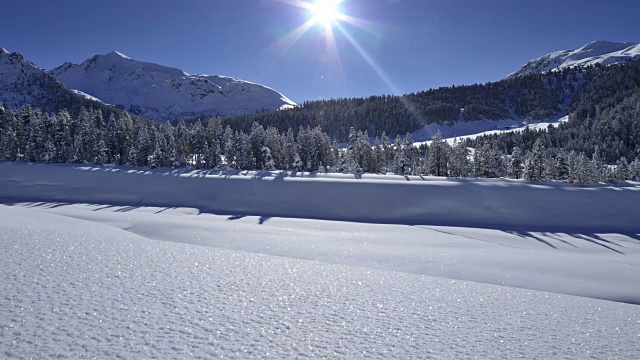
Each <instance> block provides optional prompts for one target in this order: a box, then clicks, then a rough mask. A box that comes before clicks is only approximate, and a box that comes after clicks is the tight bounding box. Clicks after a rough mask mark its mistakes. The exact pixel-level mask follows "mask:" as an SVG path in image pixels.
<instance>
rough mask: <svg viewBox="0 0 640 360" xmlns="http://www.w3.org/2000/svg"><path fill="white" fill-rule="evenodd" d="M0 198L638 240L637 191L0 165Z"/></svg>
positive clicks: (639, 195) (382, 178)
mask: <svg viewBox="0 0 640 360" xmlns="http://www.w3.org/2000/svg"><path fill="white" fill-rule="evenodd" d="M0 200H2V201H5V202H8V201H48V202H52V201H53V202H82V203H99V204H114V205H130V206H137V205H141V206H160V207H192V208H197V209H199V210H200V211H203V212H211V213H216V214H238V215H260V216H268V217H292V218H309V219H327V220H344V221H357V222H370V223H397V224H414V225H418V224H419V225H445V226H463V227H480V228H491V229H504V230H508V229H513V230H527V231H536V230H537V231H551V232H554V231H555V232H560V231H563V232H580V233H584V232H607V231H608V232H617V233H626V234H637V233H639V232H640V225H639V224H638V222H637V220H638V216H639V211H638V207H637V204H638V203H640V186H638V185H637V184H627V185H626V186H617V187H614V186H597V187H578V186H572V185H568V184H552V183H540V184H529V183H525V182H523V181H520V180H501V179H500V180H496V179H444V178H435V177H424V178H423V177H403V176H395V175H386V176H385V175H364V176H362V178H360V179H354V178H353V176H347V175H332V174H328V175H324V174H295V176H292V175H291V174H287V173H283V172H274V173H269V172H259V173H250V172H249V173H247V172H243V173H224V172H207V171H189V170H173V171H172V170H153V171H137V170H127V169H125V168H121V169H120V168H112V169H110V168H101V167H95V166H69V165H35V164H24V163H0Z"/></svg>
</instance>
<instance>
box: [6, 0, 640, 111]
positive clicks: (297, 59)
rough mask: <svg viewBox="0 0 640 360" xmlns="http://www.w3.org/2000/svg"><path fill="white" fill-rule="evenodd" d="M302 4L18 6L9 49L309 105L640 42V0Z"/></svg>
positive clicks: (81, 0)
mask: <svg viewBox="0 0 640 360" xmlns="http://www.w3.org/2000/svg"><path fill="white" fill-rule="evenodd" d="M303 1H304V0H180V1H178V0H126V1H125V0H109V1H97V0H96V1H86V0H57V1H51V0H31V1H9V2H5V3H3V5H2V9H3V11H2V15H1V16H2V21H1V22H0V47H4V48H6V49H7V50H9V51H11V52H14V51H15V52H19V53H22V54H23V55H25V57H26V58H27V59H28V60H30V61H32V62H34V63H35V64H36V65H38V66H40V67H43V68H45V69H47V70H49V69H52V68H54V67H56V66H59V65H61V64H62V63H64V62H66V61H70V62H73V63H81V62H82V61H84V60H86V59H88V58H90V57H91V56H93V55H96V54H104V53H107V52H109V51H112V50H117V51H119V52H121V53H124V54H126V55H127V56H129V57H131V58H133V59H137V60H142V61H147V62H154V63H158V64H162V65H166V66H173V67H177V68H180V69H182V70H185V71H187V72H189V73H193V74H200V73H206V74H219V75H226V76H233V77H237V78H240V79H244V80H248V81H252V82H257V83H261V84H264V85H266V86H269V87H271V88H274V89H276V90H278V91H279V92H281V93H283V94H284V95H286V96H287V97H289V98H290V99H292V100H294V101H296V102H298V103H301V102H303V101H308V100H318V99H329V98H340V97H364V96H370V95H381V94H405V93H411V92H416V91H421V90H427V89H430V88H437V87H441V86H451V85H462V84H474V83H485V82H488V81H497V80H500V79H502V78H504V77H505V76H506V75H508V74H509V73H511V72H513V71H515V70H517V69H518V68H520V67H521V66H522V65H524V64H525V63H526V62H527V61H528V60H531V59H533V58H536V57H539V56H541V55H543V54H545V53H548V52H551V51H556V50H564V49H576V48H578V47H580V46H582V45H584V44H586V43H588V42H591V41H594V40H609V41H615V42H625V41H631V42H640V21H637V14H640V1H629V0H624V1H620V0H608V1H602V0H598V1H591V0H536V1H526V0H491V1H489V0H467V1H461V0H447V1H444V0H439V1H435V0H344V1H343V2H342V3H341V4H340V5H339V6H338V10H339V12H340V13H341V14H343V15H341V19H340V18H339V19H336V20H334V21H333V22H331V23H328V24H329V25H328V26H327V25H326V24H325V23H324V22H322V21H317V22H315V23H314V21H313V20H314V19H315V18H314V15H313V14H312V12H311V11H309V10H308V9H306V8H305V7H304V6H296V5H295V4H294V3H296V2H298V3H300V2H303ZM311 1H314V0H311ZM298 5H299V4H298ZM305 23H307V26H306V32H304V34H301V36H300V37H299V38H297V39H296V41H295V42H294V41H292V40H293V39H294V38H295V36H293V35H292V34H296V33H295V30H296V29H297V28H300V27H301V26H304V24H305Z"/></svg>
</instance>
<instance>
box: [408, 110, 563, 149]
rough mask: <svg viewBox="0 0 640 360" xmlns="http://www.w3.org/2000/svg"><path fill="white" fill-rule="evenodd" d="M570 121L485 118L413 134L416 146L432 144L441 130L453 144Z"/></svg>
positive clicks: (434, 126)
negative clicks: (434, 137) (432, 140)
mask: <svg viewBox="0 0 640 360" xmlns="http://www.w3.org/2000/svg"><path fill="white" fill-rule="evenodd" d="M567 121H569V117H568V116H564V117H561V118H559V119H557V120H546V121H545V120H543V121H531V120H529V121H527V120H512V119H510V120H495V121H493V120H483V121H471V122H457V123H455V124H453V125H438V124H429V125H426V126H425V127H424V128H422V129H420V130H418V131H416V132H415V133H413V134H411V137H412V139H414V140H417V141H415V142H414V145H415V146H420V145H421V144H424V143H426V144H430V143H431V139H432V138H433V136H434V135H435V134H436V133H437V132H438V130H440V134H441V136H442V138H443V139H444V140H445V141H446V142H448V143H449V144H450V145H453V144H454V142H455V141H462V140H465V139H475V138H477V137H479V136H483V135H495V134H504V133H509V132H520V131H524V130H525V129H529V130H546V129H547V128H548V127H549V126H553V127H558V126H560V124H562V123H565V122H567Z"/></svg>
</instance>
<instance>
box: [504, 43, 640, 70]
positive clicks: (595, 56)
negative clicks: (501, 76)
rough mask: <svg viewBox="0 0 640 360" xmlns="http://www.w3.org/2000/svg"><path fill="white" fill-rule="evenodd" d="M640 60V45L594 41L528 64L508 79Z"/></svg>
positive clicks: (545, 56)
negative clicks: (579, 67) (577, 67)
mask: <svg viewBox="0 0 640 360" xmlns="http://www.w3.org/2000/svg"><path fill="white" fill-rule="evenodd" d="M634 59H640V44H638V43H633V42H624V43H619V42H612V41H604V40H598V41H592V42H590V43H588V44H586V45H584V46H582V47H580V48H578V49H576V50H564V51H555V52H552V53H549V54H546V55H543V56H541V57H539V58H537V59H534V60H531V61H529V62H528V63H526V64H525V65H524V66H523V67H522V68H521V69H520V70H518V71H516V72H513V73H511V74H509V76H507V79H510V78H515V77H520V76H525V75H529V74H541V73H546V72H549V71H556V70H561V69H565V68H572V67H576V66H589V65H595V64H602V65H611V64H618V63H622V62H625V61H627V60H634Z"/></svg>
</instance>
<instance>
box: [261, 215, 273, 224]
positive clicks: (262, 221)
mask: <svg viewBox="0 0 640 360" xmlns="http://www.w3.org/2000/svg"><path fill="white" fill-rule="evenodd" d="M269 219H271V217H270V216H260V220H258V224H260V225H262V224H264V223H265V222H267V221H269Z"/></svg>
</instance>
